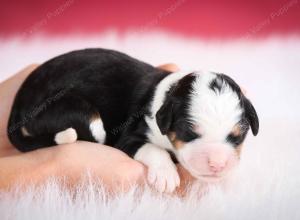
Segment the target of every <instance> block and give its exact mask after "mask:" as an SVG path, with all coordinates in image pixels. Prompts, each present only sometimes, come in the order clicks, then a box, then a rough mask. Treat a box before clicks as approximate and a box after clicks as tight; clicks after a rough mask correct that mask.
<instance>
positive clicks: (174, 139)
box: [168, 132, 185, 150]
mask: <svg viewBox="0 0 300 220" xmlns="http://www.w3.org/2000/svg"><path fill="white" fill-rule="evenodd" d="M168 138H169V140H170V141H171V143H172V145H173V146H174V147H175V148H176V149H177V150H178V149H180V148H182V147H183V146H184V145H185V142H183V141H181V140H178V139H177V137H176V134H175V132H170V133H169V134H168Z"/></svg>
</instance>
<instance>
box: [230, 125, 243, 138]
mask: <svg viewBox="0 0 300 220" xmlns="http://www.w3.org/2000/svg"><path fill="white" fill-rule="evenodd" d="M231 133H232V134H233V135H234V136H239V135H241V133H242V129H241V126H240V125H239V124H237V125H235V126H234V127H233V129H232V130H231Z"/></svg>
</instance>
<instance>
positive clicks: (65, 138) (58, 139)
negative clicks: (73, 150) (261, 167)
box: [54, 128, 77, 144]
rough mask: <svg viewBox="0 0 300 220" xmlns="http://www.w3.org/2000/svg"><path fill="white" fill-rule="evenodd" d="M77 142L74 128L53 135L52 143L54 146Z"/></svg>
mask: <svg viewBox="0 0 300 220" xmlns="http://www.w3.org/2000/svg"><path fill="white" fill-rule="evenodd" d="M76 140H77V133H76V130H75V129H74V128H68V129H66V130H64V131H61V132H58V133H57V134H56V135H55V138H54V141H55V143H56V144H71V143H74V142H75V141H76Z"/></svg>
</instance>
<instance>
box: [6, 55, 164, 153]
mask: <svg viewBox="0 0 300 220" xmlns="http://www.w3.org/2000/svg"><path fill="white" fill-rule="evenodd" d="M167 75H168V72H166V71H162V70H160V69H157V68H154V67H153V66H151V65H149V64H146V63H143V62H141V61H138V60H136V59H134V58H132V57H129V56H127V55H125V54H123V53H120V52H117V51H112V50H105V49H86V50H80V51H74V52H70V53H67V54H64V55H61V56H58V57H56V58H54V59H52V60H50V61H48V62H46V63H44V64H43V65H41V66H40V67H38V68H37V69H36V70H34V71H33V72H32V74H31V75H30V76H29V77H28V78H27V79H26V80H25V82H24V83H23V85H22V86H21V88H20V90H19V92H18V93H17V95H16V98H15V101H14V104H13V108H12V112H11V116H10V119H9V123H8V137H9V139H10V141H11V142H12V143H13V144H14V145H15V146H16V147H17V149H19V150H20V151H31V150H35V149H37V148H41V147H48V146H53V145H55V143H54V135H55V134H56V133H58V132H60V131H62V130H65V129H67V128H69V127H73V128H74V129H75V130H76V131H77V133H78V139H80V140H86V141H92V142H96V140H95V139H94V138H93V136H92V135H91V134H90V131H89V127H88V126H89V123H90V118H91V117H92V116H93V115H97V114H100V116H101V119H102V121H103V124H104V128H105V131H106V141H105V144H107V145H110V146H116V147H122V148H123V150H124V151H125V152H126V153H128V154H129V155H134V153H135V151H136V150H137V149H138V147H139V146H141V145H140V144H142V143H145V142H146V136H145V131H146V130H147V125H146V123H145V121H144V117H143V115H144V114H148V113H149V111H148V107H149V106H148V104H149V102H150V100H151V98H152V96H153V92H154V88H155V86H156V85H157V84H158V82H159V81H160V80H162V79H163V78H164V77H166V76H167ZM135 115H136V116H135ZM129 119H130V121H129V122H128V120H129ZM23 126H25V127H26V129H27V130H28V132H29V133H30V135H31V136H25V137H24V136H23V135H22V133H21V128H22V127H23ZM129 133H130V134H131V136H130V139H129V138H128V136H127V135H128V134H129Z"/></svg>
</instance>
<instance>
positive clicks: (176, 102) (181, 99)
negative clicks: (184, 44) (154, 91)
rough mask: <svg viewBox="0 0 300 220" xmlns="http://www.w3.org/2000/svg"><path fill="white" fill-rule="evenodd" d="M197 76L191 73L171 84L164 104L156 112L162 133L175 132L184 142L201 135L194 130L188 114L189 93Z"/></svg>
mask: <svg viewBox="0 0 300 220" xmlns="http://www.w3.org/2000/svg"><path fill="white" fill-rule="evenodd" d="M195 78H196V76H195V75H193V73H190V74H188V75H186V76H185V77H183V78H182V79H181V80H180V81H179V82H178V83H177V84H175V85H173V86H171V89H170V91H169V93H168V94H167V97H166V100H165V102H164V104H163V105H162V107H161V108H160V110H159V111H158V112H157V114H156V122H157V125H158V127H159V128H160V130H161V133H162V134H167V133H168V132H175V133H176V136H177V139H179V140H182V141H184V142H189V141H192V140H194V139H196V138H199V137H200V136H199V135H198V134H196V133H195V132H194V131H193V127H192V123H191V121H190V119H189V116H188V103H190V98H189V94H191V91H192V83H193V82H194V81H195Z"/></svg>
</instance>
